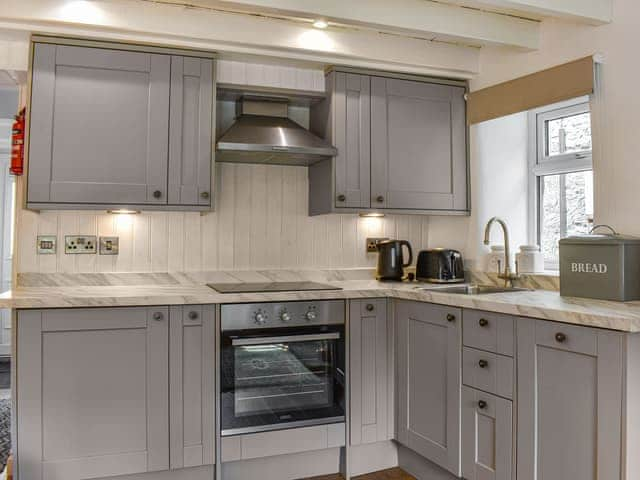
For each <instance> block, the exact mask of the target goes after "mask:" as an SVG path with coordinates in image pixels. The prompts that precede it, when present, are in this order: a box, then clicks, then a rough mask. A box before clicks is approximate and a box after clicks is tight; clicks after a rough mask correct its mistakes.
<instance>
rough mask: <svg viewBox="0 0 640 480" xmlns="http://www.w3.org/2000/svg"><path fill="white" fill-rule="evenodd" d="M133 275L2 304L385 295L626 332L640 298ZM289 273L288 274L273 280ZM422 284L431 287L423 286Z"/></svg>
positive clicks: (30, 290)
mask: <svg viewBox="0 0 640 480" xmlns="http://www.w3.org/2000/svg"><path fill="white" fill-rule="evenodd" d="M135 275H137V274H129V277H128V280H127V282H126V283H127V284H126V285H122V284H121V285H104V284H101V285H91V286H84V285H71V283H72V282H71V281H69V278H71V277H59V279H60V278H62V279H63V280H62V281H58V282H57V283H58V285H52V286H26V287H20V288H18V289H16V290H13V291H8V292H4V293H2V294H0V308H13V309H28V308H75V307H119V306H145V305H189V304H222V303H245V302H265V301H289V300H319V299H353V298H380V297H389V298H398V299H405V300H416V301H421V302H431V303H438V304H442V305H451V306H456V307H462V308H472V309H478V310H486V311H491V312H498V313H506V314H510V315H518V316H523V317H532V318H540V319H546V320H554V321H558V322H564V323H571V324H577V325H585V326H592V327H600V328H607V329H612V330H619V331H624V332H640V302H626V303H621V302H610V301H602V300H589V299H581V298H569V297H561V296H560V294H559V293H558V292H555V291H543V290H534V291H525V292H510V293H494V294H483V295H462V294H451V293H444V292H438V287H437V286H429V285H426V284H420V285H419V287H418V288H417V286H416V283H401V282H377V281H375V280H349V279H345V278H344V277H345V276H344V275H336V276H335V277H337V278H339V279H337V280H336V279H319V278H312V279H313V280H316V281H323V282H325V283H330V284H331V285H335V286H337V287H341V288H342V290H337V291H308V292H278V293H241V294H220V293H217V292H216V291H214V290H212V289H210V288H209V287H207V286H206V285H205V283H206V282H207V281H216V280H217V281H220V279H219V275H218V274H214V279H213V280H212V277H211V276H209V277H207V278H206V279H205V278H204V277H203V276H200V277H198V276H197V275H196V276H193V275H192V276H187V275H183V276H174V277H171V276H169V275H168V274H139V278H136V276H135ZM151 276H153V284H146V285H145V284H142V282H146V283H151V282H150V281H149V278H151ZM290 276H293V274H291V275H290ZM240 277H242V276H241V275H240ZM168 278H178V281H169V280H167V279H168ZM234 278H235V279H236V280H235V281H256V280H255V279H254V278H251V277H247V278H246V279H242V278H240V279H239V280H238V275H236V276H235V277H234ZM291 279H292V278H289V277H287V278H277V279H276V280H282V281H286V280H291ZM165 280H166V281H165ZM271 280H274V279H273V278H271ZM32 283H33V282H32ZM425 287H427V288H429V289H427V290H425V289H424V288H425Z"/></svg>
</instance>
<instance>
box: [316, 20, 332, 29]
mask: <svg viewBox="0 0 640 480" xmlns="http://www.w3.org/2000/svg"><path fill="white" fill-rule="evenodd" d="M313 26H314V27H315V28H319V29H320V30H324V29H325V28H327V27H328V26H329V22H327V21H326V20H322V19H318V20H314V21H313Z"/></svg>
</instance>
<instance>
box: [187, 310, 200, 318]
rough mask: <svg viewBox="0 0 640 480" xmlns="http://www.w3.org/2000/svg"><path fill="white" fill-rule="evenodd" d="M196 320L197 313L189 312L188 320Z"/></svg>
mask: <svg viewBox="0 0 640 480" xmlns="http://www.w3.org/2000/svg"><path fill="white" fill-rule="evenodd" d="M196 318H198V312H193V311H191V312H189V319H190V320H195V319H196Z"/></svg>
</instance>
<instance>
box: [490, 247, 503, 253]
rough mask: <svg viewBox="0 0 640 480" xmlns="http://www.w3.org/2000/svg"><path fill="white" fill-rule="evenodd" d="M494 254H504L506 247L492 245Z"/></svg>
mask: <svg viewBox="0 0 640 480" xmlns="http://www.w3.org/2000/svg"><path fill="white" fill-rule="evenodd" d="M490 248H491V251H492V252H504V245H491V247H490Z"/></svg>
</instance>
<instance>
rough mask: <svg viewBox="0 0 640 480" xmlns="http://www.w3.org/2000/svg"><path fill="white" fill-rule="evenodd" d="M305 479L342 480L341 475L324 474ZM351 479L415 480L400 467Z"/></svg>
mask: <svg viewBox="0 0 640 480" xmlns="http://www.w3.org/2000/svg"><path fill="white" fill-rule="evenodd" d="M306 480H343V477H342V475H340V474H339V473H338V474H335V475H324V476H322V477H313V478H308V479H306ZM352 480H416V478H415V477H414V476H412V475H409V474H408V473H407V472H405V471H404V470H402V469H401V468H391V469H389V470H382V471H380V472H374V473H368V474H366V475H361V476H359V477H353V479H352Z"/></svg>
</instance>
